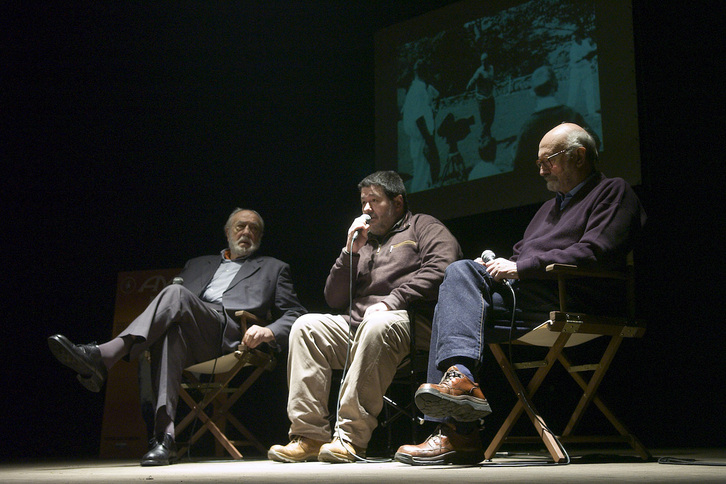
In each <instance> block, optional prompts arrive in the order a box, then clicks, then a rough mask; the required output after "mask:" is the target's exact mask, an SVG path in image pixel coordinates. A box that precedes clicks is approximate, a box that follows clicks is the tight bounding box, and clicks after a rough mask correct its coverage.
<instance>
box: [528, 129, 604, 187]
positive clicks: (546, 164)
mask: <svg viewBox="0 0 726 484" xmlns="http://www.w3.org/2000/svg"><path fill="white" fill-rule="evenodd" d="M537 156H538V161H539V165H540V175H541V176H542V177H543V178H544V179H545V180H546V181H547V188H548V189H549V190H551V191H553V192H561V193H567V192H568V191H570V190H572V189H573V188H575V187H576V186H577V185H579V184H580V183H581V182H582V181H583V180H584V179H585V178H587V177H588V176H589V175H590V174H591V173H592V172H593V170H594V169H595V162H596V161H597V158H598V154H597V147H596V143H595V140H594V138H593V137H592V136H591V135H590V134H589V133H588V132H587V131H586V130H585V129H584V128H582V127H581V126H578V125H576V124H573V123H563V124H560V125H558V126H556V127H554V128H553V129H551V130H550V131H548V132H547V134H545V135H544V137H542V141H540V143H539V152H538V153H537Z"/></svg>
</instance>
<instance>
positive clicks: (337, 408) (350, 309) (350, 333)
mask: <svg viewBox="0 0 726 484" xmlns="http://www.w3.org/2000/svg"><path fill="white" fill-rule="evenodd" d="M350 248H351V249H352V248H353V243H352V242H351V247H350ZM348 256H349V258H350V259H349V260H350V265H349V267H350V275H349V276H350V277H349V284H348V344H347V348H346V352H345V365H344V366H343V374H342V375H341V377H340V387H339V388H338V398H337V401H336V403H335V426H334V430H333V436H334V437H335V438H337V439H338V440H339V441H340V443H341V444H342V445H343V446H345V444H346V442H345V440H344V439H343V437H342V435H341V434H340V427H339V426H338V423H339V422H340V400H341V398H342V396H343V382H345V377H346V375H347V374H348V364H349V362H350V354H351V349H352V346H353V337H354V336H353V292H354V285H355V280H354V278H353V251H352V250H350V251H348ZM348 445H349V446H350V450H349V452H350V453H351V454H352V455H353V457H355V459H356V462H364V463H372V464H380V463H384V462H392V461H393V459H369V458H367V457H363V456H360V455H358V454H356V453H355V449H354V448H353V444H352V443H350V442H349V443H348Z"/></svg>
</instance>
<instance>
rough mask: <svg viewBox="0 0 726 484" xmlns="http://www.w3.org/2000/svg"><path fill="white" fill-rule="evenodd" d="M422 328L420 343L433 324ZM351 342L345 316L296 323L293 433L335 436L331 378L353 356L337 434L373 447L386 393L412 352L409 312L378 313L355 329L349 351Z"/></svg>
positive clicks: (290, 408) (290, 370)
mask: <svg viewBox="0 0 726 484" xmlns="http://www.w3.org/2000/svg"><path fill="white" fill-rule="evenodd" d="M420 327H421V325H417V327H416V328H417V331H418V333H417V335H422V336H424V338H419V337H418V336H417V340H418V342H421V341H422V339H426V340H428V338H427V336H430V326H429V327H426V326H423V327H421V329H419V328H420ZM422 333H423V334H422ZM348 341H349V328H348V323H347V322H346V321H345V319H343V317H342V316H338V315H332V314H306V315H304V316H301V317H300V318H298V319H297V321H295V324H293V326H292V330H291V332H290V353H289V356H288V366H287V380H288V386H289V388H290V394H289V396H288V403H287V413H288V417H289V418H290V421H291V422H292V425H291V426H290V436H293V435H299V436H303V437H307V438H311V439H316V440H323V441H329V440H330V438H331V428H330V422H329V420H328V417H329V415H328V414H329V412H328V400H329V398H330V388H331V377H332V373H333V370H341V369H343V367H344V366H345V364H346V356H347V358H348V370H347V372H346V374H345V378H344V380H343V382H342V385H341V397H340V410H339V413H338V418H337V423H336V427H337V429H338V431H337V433H336V436H338V437H340V438H342V439H343V440H345V441H348V442H351V443H352V444H353V445H356V446H358V447H361V448H366V447H367V446H368V441H369V440H370V438H371V434H372V432H373V430H374V429H375V428H376V426H377V425H378V414H379V413H380V412H381V409H382V408H383V395H384V394H385V392H386V389H387V388H388V386H389V385H390V384H391V381H392V380H393V377H394V376H395V374H396V370H397V368H398V365H399V364H400V363H401V360H402V359H403V358H404V357H405V356H406V355H407V354H408V352H409V341H410V331H409V321H408V313H407V312H406V311H379V312H375V313H372V314H371V315H370V316H369V317H367V318H366V319H364V320H363V322H362V323H361V324H360V326H359V327H358V329H357V331H356V332H355V335H354V337H353V341H352V345H351V347H350V353H349V354H348ZM418 346H420V345H418ZM336 397H337V395H336Z"/></svg>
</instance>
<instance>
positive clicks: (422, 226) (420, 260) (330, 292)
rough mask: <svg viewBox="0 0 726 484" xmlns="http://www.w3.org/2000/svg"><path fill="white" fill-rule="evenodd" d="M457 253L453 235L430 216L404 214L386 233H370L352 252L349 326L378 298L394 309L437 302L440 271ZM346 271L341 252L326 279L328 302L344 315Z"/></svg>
mask: <svg viewBox="0 0 726 484" xmlns="http://www.w3.org/2000/svg"><path fill="white" fill-rule="evenodd" d="M461 257H462V252H461V247H459V243H458V242H457V240H456V238H455V237H454V236H453V235H452V234H451V232H449V230H448V229H447V228H446V226H444V224H443V223H441V222H440V221H439V220H437V219H435V218H434V217H432V216H430V215H425V214H416V215H412V214H411V212H407V213H406V214H405V215H404V216H403V219H402V220H401V223H400V224H397V225H396V226H394V228H393V229H391V231H390V232H388V234H386V235H385V236H383V237H375V236H373V235H372V234H369V236H368V241H367V243H366V245H365V246H363V247H362V248H361V250H360V251H359V252H358V254H353V256H352V264H353V269H354V270H353V274H354V276H353V277H354V282H353V284H354V286H353V287H354V291H353V307H352V324H353V325H354V326H357V325H358V324H360V322H361V321H362V319H363V314H364V313H365V310H366V308H368V306H371V305H373V304H376V303H379V302H384V303H385V304H386V305H387V306H388V307H389V308H390V309H392V310H397V309H407V308H408V305H409V304H410V303H411V302H413V301H417V300H423V301H436V299H437V297H438V293H439V286H440V285H441V282H442V281H443V280H444V271H445V270H446V268H447V267H448V266H449V264H451V263H452V262H454V261H456V260H458V259H460V258H461ZM350 269H351V255H350V254H349V253H347V252H345V251H342V252H341V254H340V256H339V257H338V259H337V260H336V261H335V264H334V265H333V268H332V269H330V275H329V276H328V280H327V281H326V283H325V300H326V302H327V303H328V305H329V306H330V307H332V308H334V309H339V310H345V312H346V313H347V309H348V304H349V287H350Z"/></svg>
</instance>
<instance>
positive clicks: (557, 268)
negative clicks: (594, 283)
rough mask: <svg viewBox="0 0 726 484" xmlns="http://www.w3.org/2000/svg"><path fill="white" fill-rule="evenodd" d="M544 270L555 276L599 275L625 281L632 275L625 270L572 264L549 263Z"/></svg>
mask: <svg viewBox="0 0 726 484" xmlns="http://www.w3.org/2000/svg"><path fill="white" fill-rule="evenodd" d="M546 271H547V272H549V273H551V274H554V275H557V276H569V277H600V278H603V279H619V280H622V281H626V280H628V279H630V278H631V277H632V276H631V275H630V274H628V273H627V272H618V271H600V270H592V269H581V268H579V267H577V266H576V265H572V264H550V265H548V266H547V268H546Z"/></svg>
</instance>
